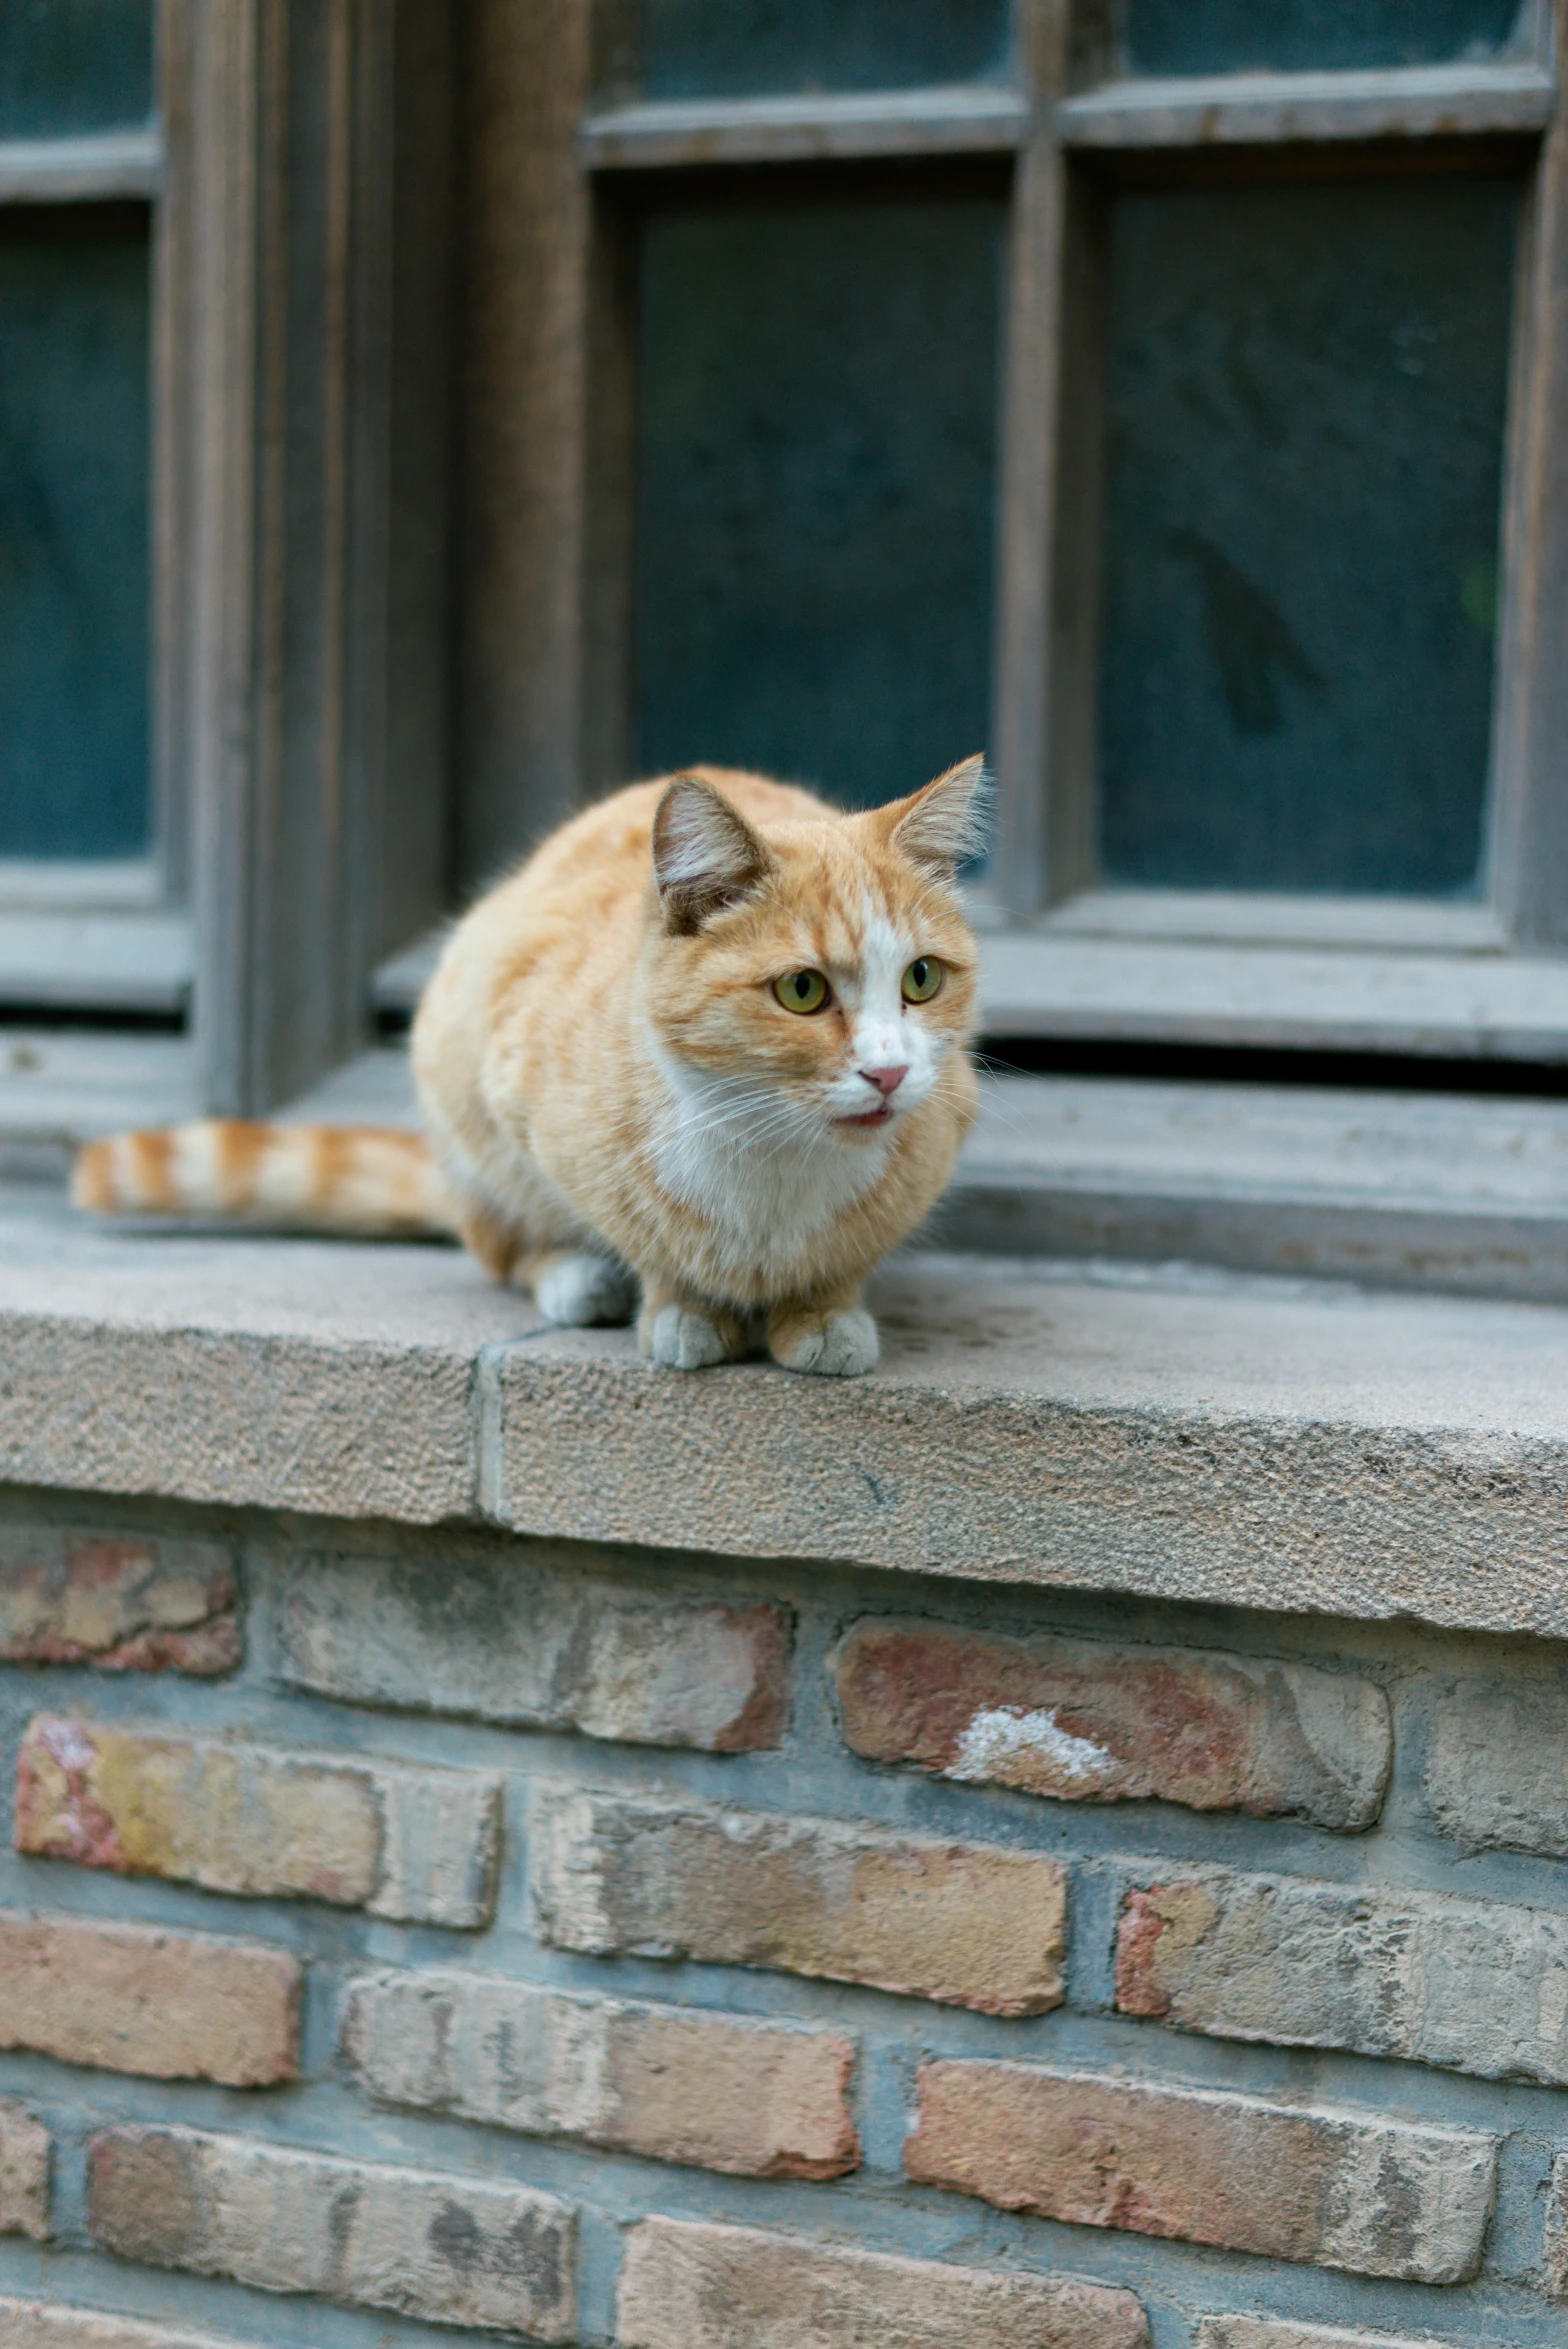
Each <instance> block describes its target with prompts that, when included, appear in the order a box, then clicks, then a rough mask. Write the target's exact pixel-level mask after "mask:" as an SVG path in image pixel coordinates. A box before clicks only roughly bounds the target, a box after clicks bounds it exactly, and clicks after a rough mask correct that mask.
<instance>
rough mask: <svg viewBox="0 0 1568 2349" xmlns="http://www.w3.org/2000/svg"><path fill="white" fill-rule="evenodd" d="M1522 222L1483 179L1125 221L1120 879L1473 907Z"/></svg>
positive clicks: (1118, 647) (1164, 206) (1113, 847)
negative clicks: (1458, 899)
mask: <svg viewBox="0 0 1568 2349" xmlns="http://www.w3.org/2000/svg"><path fill="white" fill-rule="evenodd" d="M1518 217H1519V190H1518V188H1517V186H1516V185H1515V184H1514V183H1513V182H1509V181H1491V180H1437V181H1431V180H1404V181H1392V180H1382V181H1376V182H1368V183H1362V184H1356V183H1352V184H1347V185H1338V186H1333V187H1305V188H1304V187H1267V188H1250V189H1243V190H1239V191H1238V190H1226V191H1194V192H1185V193H1181V194H1162V195H1129V196H1126V197H1123V198H1122V199H1121V200H1120V201H1119V202H1118V203H1117V204H1116V206H1115V209H1114V212H1113V216H1112V225H1111V238H1110V270H1111V330H1110V354H1109V357H1110V366H1109V407H1110V414H1109V446H1108V466H1109V480H1108V490H1107V507H1106V523H1107V533H1106V562H1107V569H1106V594H1105V607H1104V638H1103V647H1104V649H1103V654H1102V668H1101V680H1100V811H1101V847H1102V856H1103V867H1104V871H1105V874H1106V877H1107V878H1108V879H1109V880H1111V881H1114V882H1121V883H1125V884H1129V885H1135V886H1147V887H1159V888H1197V889H1201V888H1225V889H1248V890H1253V889H1276V890H1308V891H1313V890H1316V891H1352V892H1356V891H1384V892H1390V891H1392V892H1411V893H1417V894H1422V895H1432V896H1463V895H1466V894H1469V893H1470V892H1472V891H1473V890H1474V889H1475V887H1476V885H1477V877H1478V868H1479V861H1480V854H1481V839H1482V819H1483V812H1484V801H1485V791H1486V774H1487V756H1488V737H1489V731H1490V718H1491V700H1492V671H1493V655H1494V649H1495V632H1496V598H1497V558H1498V509H1499V501H1500V489H1501V470H1502V449H1503V429H1504V409H1505V402H1506V395H1507V367H1508V343H1509V306H1510V305H1509V289H1510V285H1511V280H1512V269H1513V254H1514V244H1515V238H1516V233H1517V226H1518Z"/></svg>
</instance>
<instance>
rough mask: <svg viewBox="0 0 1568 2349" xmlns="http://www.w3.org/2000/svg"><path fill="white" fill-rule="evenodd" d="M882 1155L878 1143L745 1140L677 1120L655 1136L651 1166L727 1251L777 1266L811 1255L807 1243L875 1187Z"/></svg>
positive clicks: (818, 1138)
mask: <svg viewBox="0 0 1568 2349" xmlns="http://www.w3.org/2000/svg"><path fill="white" fill-rule="evenodd" d="M885 1155H886V1154H885V1150H884V1148H883V1146H882V1144H881V1143H880V1142H879V1141H872V1142H870V1143H868V1144H864V1145H862V1146H860V1147H851V1146H847V1145H837V1144H835V1143H834V1142H833V1140H832V1139H831V1138H830V1137H826V1136H812V1137H810V1138H809V1139H799V1140H798V1139H796V1138H794V1137H790V1136H782V1137H781V1136H780V1135H778V1134H777V1133H774V1134H769V1133H767V1132H766V1131H764V1132H760V1133H758V1134H757V1135H755V1136H754V1137H750V1136H747V1135H745V1134H744V1133H742V1134H739V1135H737V1134H736V1133H734V1132H733V1131H727V1130H723V1129H721V1130H719V1131H717V1132H715V1131H714V1130H713V1129H712V1128H711V1126H708V1125H706V1124H705V1122H703V1121H699V1120H697V1119H694V1118H690V1117H686V1118H681V1117H676V1118H672V1119H671V1120H670V1121H669V1122H668V1124H667V1125H666V1127H665V1130H664V1131H663V1133H662V1134H661V1135H660V1138H659V1140H658V1143H657V1144H656V1147H655V1164H656V1166H657V1169H658V1175H659V1181H660V1183H661V1185H662V1187H663V1188H664V1189H665V1190H666V1191H667V1192H668V1193H669V1194H670V1195H671V1197H672V1198H674V1199H676V1200H678V1201H679V1202H680V1204H681V1205H682V1206H683V1207H685V1208H686V1209H688V1210H689V1211H690V1212H691V1213H692V1214H694V1215H696V1216H697V1217H698V1218H699V1219H700V1220H701V1222H702V1223H704V1224H705V1225H706V1226H707V1227H708V1228H709V1229H710V1230H711V1231H712V1232H713V1233H714V1234H715V1236H716V1237H721V1238H722V1241H723V1242H724V1243H726V1244H727V1252H733V1254H734V1255H735V1256H736V1257H744V1258H745V1259H746V1261H748V1262H750V1263H753V1264H755V1265H757V1266H758V1267H759V1268H762V1267H767V1266H778V1267H780V1268H783V1267H785V1266H790V1265H795V1264H798V1263H800V1262H801V1261H802V1260H809V1258H810V1255H811V1250H812V1244H813V1242H814V1241H816V1240H817V1239H819V1238H820V1236H821V1235H822V1233H823V1232H825V1231H826V1230H827V1229H828V1228H829V1227H830V1226H831V1225H832V1224H833V1223H835V1222H836V1221H837V1220H838V1219H839V1218H840V1217H841V1216H843V1215H844V1214H845V1213H847V1212H848V1210H849V1209H850V1208H852V1207H853V1206H854V1205H855V1204H856V1203H857V1201H859V1200H861V1199H863V1198H864V1197H865V1196H866V1194H867V1193H868V1192H869V1191H870V1190H872V1189H873V1188H874V1187H875V1185H876V1184H877V1182H878V1180H879V1179H880V1177H881V1175H882V1173H883V1171H884V1160H885Z"/></svg>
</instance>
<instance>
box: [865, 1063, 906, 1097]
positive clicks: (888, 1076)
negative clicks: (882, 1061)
mask: <svg viewBox="0 0 1568 2349" xmlns="http://www.w3.org/2000/svg"><path fill="white" fill-rule="evenodd" d="M860 1073H861V1075H862V1076H863V1077H864V1078H865V1080H866V1083H867V1084H868V1085H875V1087H876V1089H877V1091H878V1092H879V1093H880V1094H881V1096H882V1098H883V1100H884V1101H886V1100H888V1099H889V1098H890V1097H891V1096H892V1095H893V1094H894V1093H896V1092H897V1091H898V1088H899V1086H900V1085H901V1084H902V1083H903V1081H904V1079H905V1078H906V1077H907V1076H908V1074H909V1068H908V1065H907V1063H906V1065H905V1066H904V1067H903V1068H863V1069H862V1070H861V1072H860Z"/></svg>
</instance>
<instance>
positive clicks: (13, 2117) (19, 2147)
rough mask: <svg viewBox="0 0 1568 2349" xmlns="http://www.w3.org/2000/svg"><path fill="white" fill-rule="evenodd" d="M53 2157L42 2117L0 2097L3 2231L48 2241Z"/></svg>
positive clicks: (0, 2229)
mask: <svg viewBox="0 0 1568 2349" xmlns="http://www.w3.org/2000/svg"><path fill="white" fill-rule="evenodd" d="M49 2158H50V2144H49V2132H48V2130H47V2129H46V2128H45V2127H44V2125H43V2123H42V2121H38V2120H35V2119H34V2118H33V2116H32V2114H31V2113H30V2112H29V2111H28V2110H27V2107H26V2106H25V2105H22V2104H15V2103H13V2102H12V2101H11V2100H10V2099H9V2098H5V2099H0V2235H31V2236H32V2238H33V2240H34V2242H35V2243H43V2242H47V2240H48V2237H49ZM3 2338H4V2335H3V2334H0V2339H3Z"/></svg>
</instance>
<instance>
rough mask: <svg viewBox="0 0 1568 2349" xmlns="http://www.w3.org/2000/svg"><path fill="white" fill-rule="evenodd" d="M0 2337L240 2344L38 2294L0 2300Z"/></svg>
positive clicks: (119, 2347) (130, 2345)
mask: <svg viewBox="0 0 1568 2349" xmlns="http://www.w3.org/2000/svg"><path fill="white" fill-rule="evenodd" d="M0 2342H3V2343H4V2345H5V2349H242V2344H241V2343H240V2342H238V2341H236V2340H235V2339H234V2338H233V2337H232V2336H226V2337H225V2338H224V2339H223V2340H221V2341H220V2340H219V2339H218V2337H217V2335H216V2334H215V2333H188V2332H186V2331H185V2330H184V2329H183V2328H181V2329H179V2330H176V2329H175V2327H174V2326H172V2325H168V2324H164V2323H162V2322H159V2323H157V2324H144V2323H142V2322H141V2321H140V2320H139V2319H138V2318H136V2317H133V2316H112V2315H110V2314H109V2313H108V2312H107V2311H106V2310H102V2309H97V2308H67V2307H65V2306H63V2305H62V2304H61V2303H60V2302H58V2301H50V2302H49V2303H48V2304H47V2305H46V2304H45V2303H44V2302H43V2301H41V2300H0Z"/></svg>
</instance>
